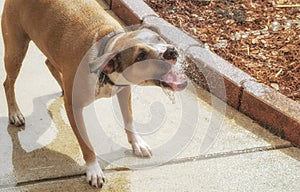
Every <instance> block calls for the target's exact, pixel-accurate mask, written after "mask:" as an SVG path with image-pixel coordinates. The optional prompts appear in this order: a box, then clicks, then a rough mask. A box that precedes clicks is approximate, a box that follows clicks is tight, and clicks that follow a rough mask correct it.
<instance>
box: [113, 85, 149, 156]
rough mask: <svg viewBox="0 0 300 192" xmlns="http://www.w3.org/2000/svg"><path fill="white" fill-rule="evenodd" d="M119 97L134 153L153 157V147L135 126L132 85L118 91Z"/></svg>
mask: <svg viewBox="0 0 300 192" xmlns="http://www.w3.org/2000/svg"><path fill="white" fill-rule="evenodd" d="M117 97H118V100H119V105H120V108H121V112H122V116H123V121H124V126H125V131H126V134H127V138H128V142H129V143H130V144H131V146H132V149H133V151H134V153H135V154H136V155H137V156H139V157H151V156H152V152H151V148H150V147H149V145H148V144H147V143H146V142H145V141H144V140H143V139H142V137H141V136H140V135H139V134H138V133H137V132H136V130H135V129H134V127H133V118H132V105H131V88H130V86H128V87H125V88H123V89H122V90H121V91H120V92H119V93H117Z"/></svg>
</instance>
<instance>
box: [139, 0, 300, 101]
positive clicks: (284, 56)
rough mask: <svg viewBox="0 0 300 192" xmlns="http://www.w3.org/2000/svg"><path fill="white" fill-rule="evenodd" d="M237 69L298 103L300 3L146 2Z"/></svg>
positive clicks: (299, 0) (234, 0) (228, 0)
mask: <svg viewBox="0 0 300 192" xmlns="http://www.w3.org/2000/svg"><path fill="white" fill-rule="evenodd" d="M145 2H146V3H147V4H148V5H149V6H150V7H152V8H153V9H154V10H155V11H156V12H157V13H158V14H159V15H160V16H161V17H162V18H164V19H165V20H166V21H168V22H170V23H171V24H173V25H174V26H176V27H178V28H181V29H182V30H184V31H186V32H188V33H189V34H191V35H192V36H194V37H195V38H197V39H199V40H200V41H202V42H203V43H204V44H205V45H206V46H208V47H209V49H210V50H212V51H214V52H215V53H216V54H218V55H219V56H221V57H223V58H224V59H225V60H227V61H229V62H230V63H232V64H233V65H235V66H236V67H238V68H240V69H241V70H243V71H245V72H246V73H248V74H250V75H251V76H253V77H255V78H256V79H257V81H259V82H262V83H265V84H266V85H269V86H271V87H272V88H274V89H276V90H277V91H279V92H281V93H282V94H284V95H286V96H287V97H289V98H291V99H294V100H296V101H299V102H300V0H277V1H276V0H248V1H246V0H145Z"/></svg>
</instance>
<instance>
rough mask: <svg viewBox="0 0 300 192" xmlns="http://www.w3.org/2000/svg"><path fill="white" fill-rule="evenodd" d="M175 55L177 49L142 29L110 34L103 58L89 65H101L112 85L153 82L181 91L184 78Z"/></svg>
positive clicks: (91, 66)
mask: <svg viewBox="0 0 300 192" xmlns="http://www.w3.org/2000/svg"><path fill="white" fill-rule="evenodd" d="M178 56H179V54H178V52H177V50H176V48H175V47H174V46H172V45H170V44H168V43H166V41H164V40H163V39H162V38H161V36H160V35H158V33H156V32H154V31H153V30H150V29H148V28H142V29H138V30H135V31H131V32H127V33H120V34H118V35H115V36H114V37H112V38H111V39H110V40H109V41H108V43H107V45H106V47H105V54H104V55H103V56H102V59H100V60H97V59H96V60H95V62H93V63H92V64H91V65H90V68H91V71H95V70H99V68H101V71H102V72H103V73H104V74H105V75H107V76H108V77H109V78H110V80H111V81H112V82H113V83H114V84H115V85H127V84H138V85H156V86H161V87H162V88H165V89H170V90H172V91H181V90H183V89H184V88H185V87H186V86H187V78H186V77H185V75H184V74H182V73H181V72H179V71H178V70H175V67H174V66H175V64H176V62H177V58H178ZM100 65H101V66H102V67H100Z"/></svg>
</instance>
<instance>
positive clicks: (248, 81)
mask: <svg viewBox="0 0 300 192" xmlns="http://www.w3.org/2000/svg"><path fill="white" fill-rule="evenodd" d="M105 1H106V2H107V3H108V5H110V9H111V10H112V11H113V12H114V13H115V14H116V15H117V16H118V17H120V19H121V20H122V21H124V22H125V24H126V25H134V24H141V23H143V24H148V25H151V26H154V27H156V28H158V29H159V31H160V33H161V35H162V36H163V37H164V38H165V39H167V40H168V41H169V42H170V43H172V44H174V45H175V46H176V47H178V49H180V50H185V53H186V59H187V60H188V61H189V65H188V68H189V71H192V73H190V74H188V76H189V77H190V78H191V80H192V81H194V82H195V83H196V84H198V85H200V86H201V87H204V88H206V89H209V91H210V92H211V93H213V94H214V95H216V96H217V97H219V98H220V99H222V100H223V101H225V102H227V103H228V104H229V105H231V106H232V107H234V108H236V109H237V110H239V111H241V112H242V113H244V114H246V115H248V116H249V117H251V118H252V119H254V120H256V121H258V122H259V123H260V124H261V125H263V126H264V127H266V128H268V129H269V130H270V131H271V132H272V133H274V134H277V135H279V136H281V137H283V138H285V139H287V140H289V141H290V142H292V143H293V144H294V145H297V146H300V104H299V103H297V102H295V101H293V100H291V99H289V98H287V97H285V96H284V95H282V94H280V93H279V92H277V91H275V90H274V89H272V88H270V87H268V86H266V85H264V84H262V83H258V82H256V80H255V79H254V78H253V77H251V76H249V75H248V74H246V73H245V72H243V71H241V70H240V69H238V68H236V67H235V66H233V65H232V64H230V63H228V62H227V61H225V60H224V59H222V58H221V57H219V56H218V55H216V54H214V53H212V52H211V51H209V50H207V49H205V48H203V45H202V43H201V42H199V41H197V40H195V39H193V38H192V37H190V36H189V35H188V34H186V33H185V32H183V31H182V30H180V29H178V28H176V27H174V26H173V25H171V24H170V23H168V22H166V21H165V20H164V19H162V18H160V17H159V16H158V15H157V13H155V12H154V11H153V10H152V9H151V8H150V7H149V6H148V5H147V4H146V3H145V2H144V1H143V0H134V1H132V0H105ZM166 26H167V27H166ZM212 58H213V59H212ZM195 72H196V73H200V75H197V76H194V75H193V73H195ZM203 74H204V78H203ZM199 76H200V78H199ZM207 78H212V79H214V80H212V81H215V82H216V83H214V86H209V87H208V86H207V82H206V80H207ZM218 79H219V80H220V79H221V80H222V81H224V84H225V91H224V90H220V87H218V83H217V81H218ZM212 87H213V88H212ZM224 93H226V94H225V95H224Z"/></svg>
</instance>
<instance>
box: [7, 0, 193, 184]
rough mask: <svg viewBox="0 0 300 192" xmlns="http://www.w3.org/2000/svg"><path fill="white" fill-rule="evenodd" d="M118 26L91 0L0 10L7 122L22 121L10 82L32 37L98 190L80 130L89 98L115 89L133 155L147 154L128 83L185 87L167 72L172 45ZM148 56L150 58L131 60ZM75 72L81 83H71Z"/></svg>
mask: <svg viewBox="0 0 300 192" xmlns="http://www.w3.org/2000/svg"><path fill="white" fill-rule="evenodd" d="M120 30H122V26H121V25H120V24H119V23H118V22H117V21H116V20H115V19H113V18H112V17H111V16H110V15H109V14H108V13H107V12H106V11H105V10H103V8H102V7H101V6H100V5H99V4H98V3H97V2H96V1H95V0H85V1H82V0H55V1H54V0H6V1H5V6H4V10H3V14H2V32H3V39H4V45H5V58H4V62H5V69H6V72H7V77H6V80H5V82H4V87H5V92H6V97H7V104H8V111H9V121H10V123H11V124H14V125H15V126H23V125H24V124H25V119H24V117H23V115H22V113H21V112H20V109H19V107H18V104H17V102H16V99H15V92H14V84H15V81H16V79H17V76H18V74H19V72H20V68H21V65H22V61H23V59H24V57H25V54H26V51H27V48H28V44H29V42H30V41H31V40H32V41H33V42H34V43H35V44H36V45H37V46H38V48H39V49H40V50H41V51H42V52H43V53H44V55H45V56H46V57H47V60H46V65H47V66H48V68H49V70H50V71H51V73H52V75H53V76H54V77H55V79H56V80H57V82H58V83H59V85H60V86H61V88H62V90H63V92H64V104H65V108H66V112H67V115H68V118H69V121H70V124H71V127H72V129H73V131H74V133H75V135H76V137H77V140H78V143H79V145H80V147H81V150H82V153H83V157H84V160H85V161H86V166H87V168H86V176H87V181H88V182H89V183H90V184H91V185H92V186H95V187H99V188H101V187H102V185H103V182H104V176H103V172H102V170H101V168H100V166H99V164H98V162H97V160H96V155H95V152H94V150H93V147H92V146H91V144H90V141H89V139H88V136H87V132H86V127H85V124H84V120H83V115H82V111H83V108H84V107H85V106H87V105H89V104H90V103H91V102H93V101H94V99H95V98H96V99H97V98H101V97H108V96H112V95H113V94H116V95H117V97H118V101H119V104H120V108H121V111H122V115H123V120H124V126H125V130H126V133H127V137H128V141H129V143H130V144H131V145H132V149H133V150H134V153H135V154H136V155H137V156H140V157H150V156H151V155H152V153H151V149H150V147H149V146H148V145H147V144H146V142H145V141H144V140H143V139H142V138H141V137H140V136H139V135H138V134H137V132H136V131H135V129H134V127H133V126H132V122H133V119H132V110H131V92H130V91H131V89H130V84H141V85H157V86H161V87H163V88H166V89H170V90H173V91H180V90H182V89H184V88H185V87H186V85H187V80H186V78H184V77H183V76H182V74H178V73H175V72H174V71H172V65H173V64H174V63H176V59H177V57H178V53H177V51H176V50H175V48H174V47H173V46H170V45H168V44H167V43H166V42H165V41H164V40H163V39H162V38H161V37H160V36H159V35H158V34H157V33H155V32H153V31H152V30H149V29H147V28H140V29H137V30H135V31H131V32H120V33H114V31H120ZM95 37H97V39H95ZM101 39H102V43H101V44H100V45H99V47H97V48H98V51H96V52H95V53H92V54H94V55H93V56H92V57H93V59H92V60H91V61H88V62H82V60H83V58H84V57H85V56H86V53H87V52H88V50H90V48H91V47H92V45H93V43H94V42H95V40H96V41H98V40H101ZM148 60H149V61H151V60H155V61H157V62H156V63H155V64H153V63H151V62H148V63H147V62H145V63H144V64H139V65H137V64H136V63H138V62H142V61H148ZM159 60H160V61H162V62H159ZM165 61H167V62H165ZM82 63H83V64H82ZM79 66H80V67H81V69H79V68H80V67H79ZM78 76H79V77H80V81H76V77H78ZM91 82H92V83H91ZM93 82H94V84H93ZM75 85H76V86H75ZM74 87H76V88H74ZM74 89H76V90H74ZM113 90H117V91H115V92H113Z"/></svg>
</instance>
